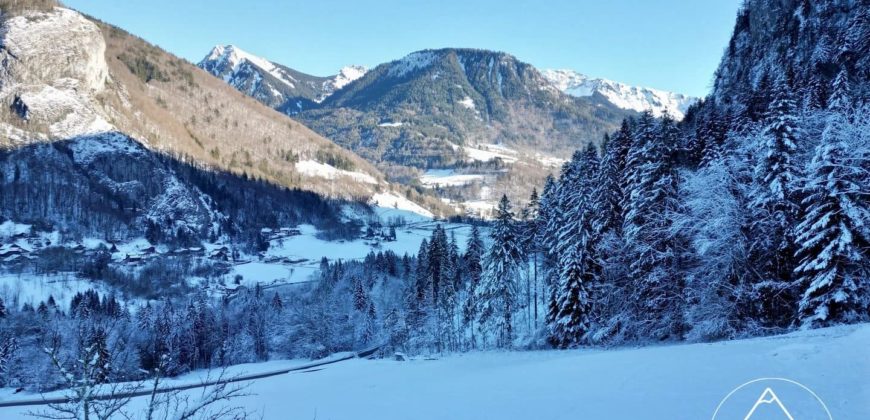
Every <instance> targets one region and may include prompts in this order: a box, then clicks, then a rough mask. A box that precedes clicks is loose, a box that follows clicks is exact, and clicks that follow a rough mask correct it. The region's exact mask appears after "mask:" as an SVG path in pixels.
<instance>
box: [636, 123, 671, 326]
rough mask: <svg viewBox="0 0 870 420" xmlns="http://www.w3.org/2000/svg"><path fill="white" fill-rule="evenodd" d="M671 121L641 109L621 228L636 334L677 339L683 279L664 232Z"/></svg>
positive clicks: (667, 216)
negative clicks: (657, 118)
mask: <svg viewBox="0 0 870 420" xmlns="http://www.w3.org/2000/svg"><path fill="white" fill-rule="evenodd" d="M676 136H677V131H676V126H675V123H674V121H673V120H672V119H670V117H668V116H667V115H665V116H664V117H663V118H662V120H661V122H660V123H656V121H655V120H654V119H653V118H652V116H651V115H649V114H648V113H645V114H644V115H642V116H641V118H640V119H639V120H638V124H637V128H636V131H635V134H634V141H633V142H632V147H631V149H630V151H629V155H628V162H629V167H628V171H629V173H628V175H627V177H628V181H627V187H628V190H627V196H628V198H627V200H626V201H627V203H626V205H625V208H626V210H627V211H626V216H625V222H624V224H623V232H624V235H625V241H626V246H627V248H628V249H627V252H628V256H627V259H628V261H629V262H630V266H629V274H628V276H629V278H630V279H631V281H632V282H633V284H632V286H631V292H630V294H629V296H630V298H631V303H632V304H633V305H635V308H634V310H633V314H632V315H633V325H632V328H634V329H636V330H635V334H637V335H639V336H641V337H650V338H656V339H678V338H680V337H681V334H682V333H683V329H684V325H683V320H682V284H681V283H682V281H681V278H680V273H679V270H678V267H677V266H676V263H677V260H676V249H675V244H674V240H673V238H671V237H670V235H668V233H667V232H668V230H669V226H670V214H671V213H672V212H673V211H675V210H676V209H677V207H678V203H677V201H676V198H677V197H676V183H677V179H676V174H675V173H674V169H673V166H672V165H673V160H672V155H671V153H672V147H673V145H674V144H675V143H676V140H677V137H676Z"/></svg>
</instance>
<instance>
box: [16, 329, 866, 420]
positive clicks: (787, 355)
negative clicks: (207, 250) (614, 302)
mask: <svg viewBox="0 0 870 420" xmlns="http://www.w3.org/2000/svg"><path fill="white" fill-rule="evenodd" d="M867 348H870V325H868V324H861V325H852V326H841V327H834V328H827V329H819V330H812V331H804V332H796V333H792V334H788V335H783V336H774V337H766V338H756V339H748V340H738V341H729V342H719V343H708V344H687V345H662V346H650V347H644V348H623V349H607V350H604V349H596V350H568V351H526V352H522V351H515V352H473V353H468V354H463V355H450V356H444V357H438V356H435V357H430V358H417V359H413V360H409V361H404V362H402V361H394V360H392V359H378V360H363V359H354V360H349V361H345V362H340V363H336V364H333V365H327V366H322V367H319V368H313V369H309V370H303V371H299V372H293V373H289V374H284V375H279V376H273V377H269V378H264V379H259V380H255V381H252V382H250V383H248V388H247V389H246V392H248V393H250V394H251V395H250V396H247V397H243V398H241V399H238V400H235V401H233V404H237V405H242V406H244V407H245V408H246V409H248V410H251V411H254V412H257V413H259V414H261V415H262V418H264V419H314V418H317V419H331V420H343V419H353V420H367V419H373V420H374V419H377V420H390V419H415V420H428V419H433V420H434V419H439V420H440V419H457V420H459V419H475V420H480V419H499V420H510V419H548V420H563V419H564V420H574V419H584V418H596V419H604V418H608V419H668V420H670V419H710V418H714V412H715V411H716V409H717V407H718V406H719V404H720V402H722V401H723V399H725V397H726V396H727V395H728V394H729V393H730V392H731V391H732V390H734V389H735V388H737V387H739V386H740V385H742V384H745V383H746V382H749V381H752V380H755V379H758V378H786V379H789V380H792V381H796V382H798V383H800V384H802V385H804V386H806V387H807V388H809V389H810V390H812V391H813V392H814V393H815V394H816V395H817V396H818V398H819V399H820V400H821V401H822V402H823V403H824V405H825V406H826V407H827V408H828V409H829V411H830V413H831V417H832V418H834V419H866V418H870V381H868V380H867V378H868V377H870V357H868V353H867ZM302 363H304V362H303V361H283V362H282V361H272V362H266V363H262V364H250V365H243V366H237V367H234V368H233V369H232V371H231V372H230V373H231V374H237V373H241V372H245V373H258V372H266V371H269V370H274V369H279V368H285V367H288V366H293V365H295V364H302ZM204 376H205V373H204V372H198V373H194V374H191V375H187V376H185V377H182V378H178V379H176V380H173V381H171V382H170V384H173V385H174V384H180V383H189V382H198V381H200V380H201V378H203V377H204ZM757 384H758V385H757V386H756V388H757V387H758V386H763V387H765V388H766V387H770V388H771V389H772V390H773V391H775V392H776V394H777V395H778V397H779V399H780V400H781V402H782V403H783V405H784V406H786V407H787V408H788V410H789V411H790V414H791V415H792V416H793V418H795V419H801V420H803V419H810V418H812V419H815V418H817V417H813V416H811V414H817V413H819V412H820V411H818V410H819V407H820V405H818V403H817V400H815V399H814V398H813V397H812V395H811V394H808V393H804V392H803V391H801V388H798V387H795V386H791V385H789V384H790V383H788V382H785V381H767V382H759V383H757ZM763 389H764V388H761V389H760V390H759V389H754V388H752V386H747V387H744V388H741V390H740V392H735V393H734V394H733V395H732V396H731V397H730V398H728V400H727V401H726V402H725V404H723V405H722V409H721V410H720V413H719V415H718V416H716V417H715V418H738V417H736V416H734V414H735V413H737V414H739V418H743V416H745V415H746V414H747V413H748V412H749V410H750V409H751V408H752V407H753V403H755V402H756V400H757V399H758V397H759V395H760V393H761V391H762V390H763ZM187 392H189V393H190V395H191V396H192V398H195V397H196V396H197V395H199V391H187ZM0 395H4V397H3V400H5V401H10V400H24V399H31V398H33V397H34V395H21V394H16V395H10V393H9V392H3V393H0ZM37 397H38V396H37ZM132 404H133V405H132V407H141V406H142V404H144V398H139V399H135V400H133V402H132ZM762 408H763V409H764V408H770V407H762ZM725 409H728V410H731V411H728V412H727V413H726V411H725ZM26 411H27V409H26V408H20V407H19V408H5V409H0V418H3V419H9V420H13V419H20V418H21V419H23V418H26V417H25V414H24V413H26ZM738 412H739V413H738ZM759 412H760V410H759ZM725 414H728V415H729V416H728V417H725V416H724V415H725ZM768 414H769V413H768ZM802 414H803V416H802ZM752 418H756V416H753V417H752ZM764 418H773V417H764ZM778 418H780V417H778Z"/></svg>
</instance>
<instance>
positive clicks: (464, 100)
mask: <svg viewBox="0 0 870 420" xmlns="http://www.w3.org/2000/svg"><path fill="white" fill-rule="evenodd" d="M459 105H462V106H464V107H466V108H468V109H470V110H476V109H477V107H476V106H475V105H474V99H471V97H470V96H466V97H465V98H462V100H461V101H459Z"/></svg>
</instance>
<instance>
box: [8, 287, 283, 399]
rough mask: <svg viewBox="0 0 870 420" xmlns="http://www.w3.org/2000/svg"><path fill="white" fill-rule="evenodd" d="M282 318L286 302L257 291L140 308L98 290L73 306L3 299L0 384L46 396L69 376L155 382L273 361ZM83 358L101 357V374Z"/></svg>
mask: <svg viewBox="0 0 870 420" xmlns="http://www.w3.org/2000/svg"><path fill="white" fill-rule="evenodd" d="M131 310H132V311H131ZM283 313H284V304H283V302H282V299H281V298H280V297H279V296H278V295H277V294H274V293H272V294H270V295H267V294H266V293H264V292H263V291H262V290H261V289H260V288H259V287H256V288H254V289H251V290H241V291H239V292H238V293H237V294H236V295H235V296H234V297H233V298H232V299H219V300H214V299H212V298H210V297H208V296H207V295H206V293H205V292H204V291H201V292H199V293H194V294H193V295H191V296H190V297H189V298H186V299H177V300H168V299H167V300H163V301H158V302H149V303H146V304H144V305H141V306H129V305H127V304H125V303H123V302H121V301H119V300H118V299H116V297H115V296H114V295H101V294H100V293H98V292H97V291H94V290H88V291H86V292H83V293H78V294H76V295H75V296H73V298H72V299H71V301H70V304H69V306H68V307H62V306H61V305H59V304H58V303H57V302H56V301H55V299H54V298H53V297H51V296H49V297H48V298H47V299H46V300H45V301H42V302H40V303H39V304H38V305H36V306H35V307H34V306H33V305H31V304H27V303H26V304H24V305H22V306H21V307H14V306H9V305H7V304H6V303H4V302H3V301H2V299H0V387H13V388H23V389H28V390H33V391H46V390H51V389H56V388H58V387H61V386H63V385H65V380H66V378H65V377H64V374H70V375H73V376H74V377H76V378H84V377H87V378H88V379H89V380H94V381H96V383H97V384H99V383H114V382H130V381H139V380H145V379H150V378H151V376H150V375H152V374H153V372H155V370H156V369H159V372H160V375H162V376H175V375H179V374H183V373H186V372H190V371H192V370H195V369H211V368H221V367H225V366H229V365H232V364H238V363H249V362H257V361H263V360H267V359H268V358H269V356H270V354H272V353H274V352H279V351H281V350H284V351H286V341H282V340H281V337H283V335H282V334H281V333H280V331H281V329H280V328H279V320H280V319H281V318H280V317H281V316H282V314H283ZM83 354H90V355H92V356H94V355H95V356H94V357H99V360H100V364H99V365H98V366H97V367H96V371H85V370H84V369H87V368H88V366H85V365H83V364H82V363H81V360H80V359H81V358H82V355H83ZM54 359H56V360H57V361H58V362H59V364H60V365H61V367H62V368H64V369H65V371H64V372H60V371H59V368H58V366H55V365H54V362H55V360H54Z"/></svg>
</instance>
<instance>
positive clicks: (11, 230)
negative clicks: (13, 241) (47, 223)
mask: <svg viewBox="0 0 870 420" xmlns="http://www.w3.org/2000/svg"><path fill="white" fill-rule="evenodd" d="M30 227H31V225H25V224H23V223H15V222H13V221H11V220H7V221H5V222H3V223H0V239H6V238H10V237H12V236H15V235H20V234H22V233H28V232H30Z"/></svg>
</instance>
